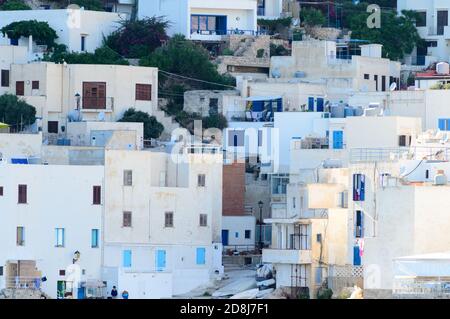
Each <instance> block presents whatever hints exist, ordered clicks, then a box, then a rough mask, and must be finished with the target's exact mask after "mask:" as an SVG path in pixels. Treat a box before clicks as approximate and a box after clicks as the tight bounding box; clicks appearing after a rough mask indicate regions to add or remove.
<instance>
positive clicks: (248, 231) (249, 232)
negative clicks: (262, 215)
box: [245, 230, 252, 239]
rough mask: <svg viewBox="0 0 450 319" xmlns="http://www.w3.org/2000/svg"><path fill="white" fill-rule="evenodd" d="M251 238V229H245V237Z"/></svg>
mask: <svg viewBox="0 0 450 319" xmlns="http://www.w3.org/2000/svg"><path fill="white" fill-rule="evenodd" d="M251 238H252V231H251V230H246V231H245V239H251Z"/></svg>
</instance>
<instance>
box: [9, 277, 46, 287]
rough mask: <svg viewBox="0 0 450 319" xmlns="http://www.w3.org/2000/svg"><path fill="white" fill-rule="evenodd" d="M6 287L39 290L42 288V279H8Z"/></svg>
mask: <svg viewBox="0 0 450 319" xmlns="http://www.w3.org/2000/svg"><path fill="white" fill-rule="evenodd" d="M5 287H6V288H14V289H39V288H40V287H41V278H37V277H21V276H11V277H6V279H5Z"/></svg>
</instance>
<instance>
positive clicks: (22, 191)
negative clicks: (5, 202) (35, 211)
mask: <svg viewBox="0 0 450 319" xmlns="http://www.w3.org/2000/svg"><path fill="white" fill-rule="evenodd" d="M26 203H27V185H19V204H26Z"/></svg>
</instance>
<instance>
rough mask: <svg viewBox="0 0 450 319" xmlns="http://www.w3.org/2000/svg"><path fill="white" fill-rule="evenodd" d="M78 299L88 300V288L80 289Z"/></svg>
mask: <svg viewBox="0 0 450 319" xmlns="http://www.w3.org/2000/svg"><path fill="white" fill-rule="evenodd" d="M77 297H78V299H86V288H78V296H77Z"/></svg>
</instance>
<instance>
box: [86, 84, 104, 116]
mask: <svg viewBox="0 0 450 319" xmlns="http://www.w3.org/2000/svg"><path fill="white" fill-rule="evenodd" d="M83 109H94V110H95V109H106V83H105V82H83Z"/></svg>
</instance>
